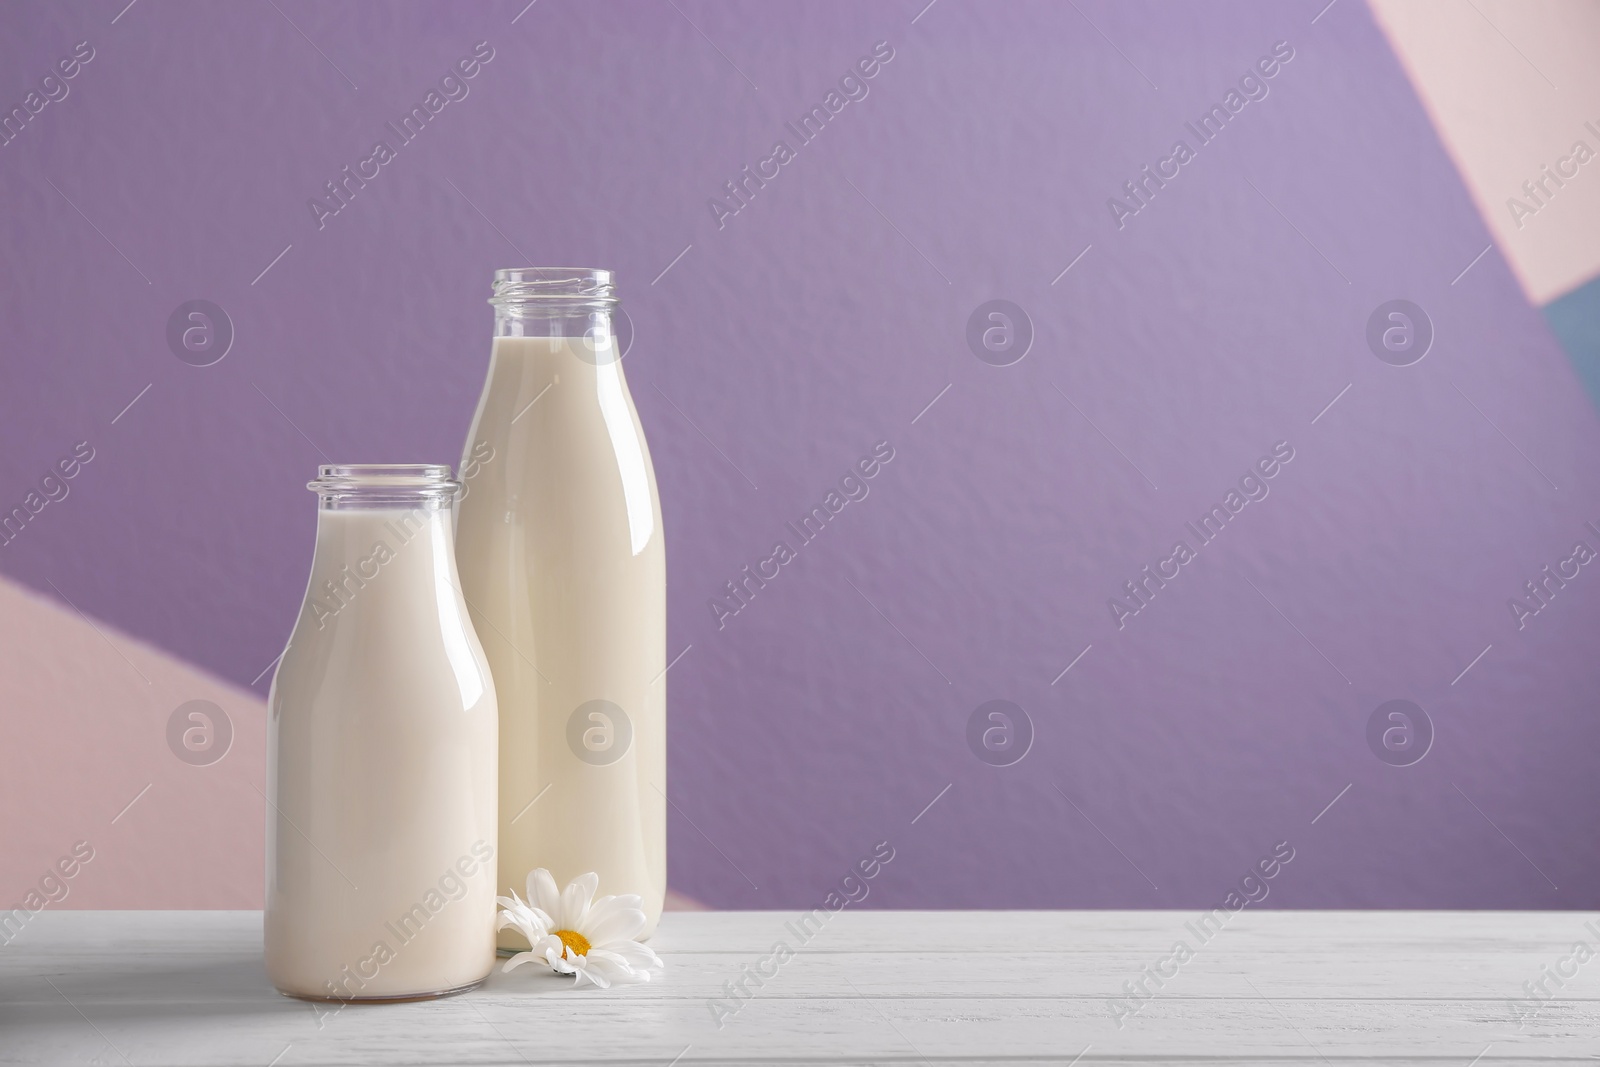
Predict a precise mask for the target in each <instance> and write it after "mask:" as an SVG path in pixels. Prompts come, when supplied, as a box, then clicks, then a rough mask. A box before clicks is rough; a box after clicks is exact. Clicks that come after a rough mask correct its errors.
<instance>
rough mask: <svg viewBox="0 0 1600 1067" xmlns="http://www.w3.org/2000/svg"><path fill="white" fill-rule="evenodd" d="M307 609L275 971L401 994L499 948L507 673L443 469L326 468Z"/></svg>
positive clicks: (280, 797) (299, 651)
mask: <svg viewBox="0 0 1600 1067" xmlns="http://www.w3.org/2000/svg"><path fill="white" fill-rule="evenodd" d="M309 488H311V489H313V490H315V491H316V493H317V495H318V499H319V505H318V512H317V544H316V555H315V558H314V559H313V561H312V565H311V581H310V584H309V585H308V586H307V588H306V596H305V603H304V605H303V606H302V607H301V609H300V618H299V621H298V622H296V624H295V627H294V633H293V635H292V636H291V637H290V639H289V646H288V648H287V649H286V650H285V651H284V654H283V659H282V661H281V662H280V664H279V666H278V671H277V674H276V675H275V676H274V678H273V682H272V693H271V696H270V697H269V698H268V735H267V737H268V743H267V909H266V929H265V934H266V961H267V973H268V975H269V976H270V977H271V979H272V982H273V984H274V985H276V986H277V987H278V989H279V990H280V991H282V992H284V993H287V994H290V995H291V996H298V997H310V998H316V999H326V1000H384V999H404V998H414V997H428V996H437V995H441V994H444V993H450V992H454V991H456V990H459V989H463V988H466V987H469V986H472V985H476V984H477V983H478V982H481V981H482V980H483V979H484V978H485V977H486V976H487V975H488V973H489V970H490V968H491V967H492V966H493V964H494V959H495V940H494V939H495V934H494V912H495V904H494V896H495V831H496V820H497V812H496V808H495V802H496V796H497V791H496V786H495V775H496V771H497V767H498V763H497V756H496V732H497V729H498V713H497V710H496V705H495V691H494V683H493V681H492V680H491V678H490V674H489V666H488V663H487V662H486V661H485V659H484V656H483V649H482V647H481V646H480V645H479V644H478V639H477V637H476V636H474V633H473V629H472V623H471V621H470V620H469V619H468V617H467V609H466V604H465V603H464V602H463V601H462V598H461V591H460V587H459V579H458V577H457V575H456V565H455V552H454V544H453V536H452V530H451V504H452V502H453V501H454V499H455V496H456V492H457V490H458V488H459V483H457V482H455V481H453V480H452V479H451V477H450V468H449V467H445V466H426V465H414V466H401V465H394V466H390V465H383V466H327V467H323V468H321V476H320V477H318V478H317V480H316V481H314V482H312V483H310V486H309Z"/></svg>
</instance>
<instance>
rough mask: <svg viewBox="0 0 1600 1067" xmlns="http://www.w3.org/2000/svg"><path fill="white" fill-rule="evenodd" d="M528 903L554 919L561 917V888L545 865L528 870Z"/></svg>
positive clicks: (557, 919)
mask: <svg viewBox="0 0 1600 1067" xmlns="http://www.w3.org/2000/svg"><path fill="white" fill-rule="evenodd" d="M528 903H530V904H532V905H533V906H535V907H536V908H538V909H539V910H540V911H542V912H544V913H545V914H546V915H548V916H550V918H551V920H552V921H559V920H560V919H561V890H559V889H557V888H556V880H555V879H554V878H552V877H551V876H550V872H549V871H547V870H545V869H544V868H543V867H536V868H534V869H533V870H531V871H529V872H528Z"/></svg>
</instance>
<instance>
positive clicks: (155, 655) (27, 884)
mask: <svg viewBox="0 0 1600 1067" xmlns="http://www.w3.org/2000/svg"><path fill="white" fill-rule="evenodd" d="M0 678H3V679H5V703H6V705H7V713H6V716H5V723H6V730H5V734H6V736H5V739H4V743H3V745H0V811H4V812H5V813H6V814H7V816H8V817H7V818H6V819H5V820H4V823H3V827H4V828H3V830H0V834H3V842H4V843H3V846H0V854H3V855H4V856H5V863H4V864H3V865H0V908H12V907H16V906H18V905H19V904H21V903H23V900H24V897H25V895H26V894H27V893H28V891H29V890H30V889H33V888H37V887H38V886H39V883H40V881H41V879H42V878H44V876H46V875H47V874H49V873H50V872H51V871H52V869H53V868H54V866H55V864H56V862H57V860H58V859H60V858H61V857H63V856H67V855H68V854H70V853H71V851H72V847H73V845H74V844H75V843H77V842H79V841H87V842H88V843H89V845H90V846H91V847H92V848H93V850H94V858H93V859H92V860H90V861H89V862H88V863H86V864H84V865H82V868H81V869H80V870H79V871H78V872H77V873H76V875H75V876H73V877H72V878H71V879H65V880H63V881H64V884H65V887H66V896H65V897H64V898H63V899H62V900H61V901H60V902H59V903H57V904H52V905H50V906H52V907H69V908H259V907H260V906H261V895H262V837H263V833H264V825H265V822H264V817H263V810H262V809H263V804H264V803H265V802H264V801H263V800H262V797H261V794H260V793H259V792H258V790H259V789H260V788H261V783H262V782H263V781H265V778H266V746H265V737H266V731H265V728H264V725H265V718H266V705H265V702H264V701H263V700H262V699H261V698H260V697H258V696H256V695H254V694H252V693H249V692H246V691H244V690H242V689H239V688H237V687H235V686H233V685H229V684H228V683H226V682H221V681H218V680H217V679H216V678H213V677H211V676H210V675H208V674H206V673H204V672H203V671H200V670H198V669H197V668H195V667H192V666H190V665H189V664H186V663H184V662H182V661H181V660H178V659H176V658H174V657H172V656H170V655H168V654H166V653H165V652H162V651H160V650H159V649H156V648H153V647H151V646H150V645H147V644H145V643H143V642H141V641H137V640H135V639H133V638H131V637H128V636H127V635H125V634H122V633H120V632H118V631H116V630H114V629H112V628H111V627H110V626H108V625H106V624H105V623H103V622H98V621H96V622H91V621H90V620H88V619H87V618H86V617H85V616H82V615H80V614H78V613H77V612H76V611H75V610H73V609H72V608H71V607H62V606H60V604H59V603H57V602H55V601H52V600H50V599H47V598H45V597H42V596H38V595H36V594H34V593H31V592H29V591H27V590H25V589H23V588H22V587H21V586H18V585H16V584H14V583H12V582H9V581H3V580H0ZM191 700H207V701H211V702H212V703H214V704H215V705H217V706H218V707H220V708H221V709H222V710H223V712H224V713H226V715H227V716H228V718H229V720H230V721H231V722H232V726H233V740H232V744H231V746H230V747H229V749H228V751H227V754H226V755H225V756H223V757H222V758H221V759H219V760H217V761H216V762H214V763H211V764H210V765H209V766H195V765H191V764H189V763H186V762H184V761H182V760H180V759H179V758H178V757H177V756H176V755H174V754H173V753H172V752H171V751H170V750H169V749H168V748H167V742H166V737H167V730H166V723H167V720H168V719H169V717H170V716H171V715H172V713H173V711H174V709H176V708H177V707H178V706H179V705H181V704H184V703H186V702H187V701H191ZM147 786H148V789H146V787H147ZM141 793H142V794H143V795H140V794H141ZM135 797H138V800H137V801H135V802H134V803H133V804H132V806H131V807H130V806H128V805H129V802H130V801H133V800H134V798H135ZM124 808H126V810H124ZM113 820H114V821H113ZM69 866H70V864H69ZM46 888H51V887H50V886H48V885H47V886H46ZM54 893H55V895H56V896H60V895H61V890H60V889H55V890H54Z"/></svg>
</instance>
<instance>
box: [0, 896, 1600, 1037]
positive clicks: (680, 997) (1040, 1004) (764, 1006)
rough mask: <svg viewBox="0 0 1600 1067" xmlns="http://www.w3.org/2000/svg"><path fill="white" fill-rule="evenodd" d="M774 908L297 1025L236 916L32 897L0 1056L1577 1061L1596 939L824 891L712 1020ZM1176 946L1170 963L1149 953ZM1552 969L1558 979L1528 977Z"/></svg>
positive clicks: (1522, 916) (767, 934)
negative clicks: (610, 956) (889, 898)
mask: <svg viewBox="0 0 1600 1067" xmlns="http://www.w3.org/2000/svg"><path fill="white" fill-rule="evenodd" d="M796 917H797V916H796V915H794V914H790V913H786V912H704V913H674V914H669V915H668V916H667V917H666V918H665V919H664V920H663V922H662V925H661V931H660V933H659V934H657V935H656V937H655V939H654V940H653V942H652V943H653V945H654V946H655V948H656V950H657V951H658V952H659V953H660V954H661V956H662V957H663V959H664V960H665V961H666V964H667V973H666V976H665V979H664V980H663V981H659V982H652V983H650V984H649V985H645V986H638V987H633V988H629V989H624V990H620V991H612V992H604V991H598V990H594V989H592V988H588V987H586V988H585V989H582V990H575V989H573V988H572V986H571V980H570V979H566V980H562V979H558V978H555V977H553V976H550V975H548V973H547V972H545V973H540V972H539V970H538V969H537V968H535V967H532V966H529V967H525V968H523V969H522V970H519V971H514V972H512V973H511V974H501V973H499V971H498V970H496V972H495V974H494V976H493V977H492V978H491V979H490V980H489V982H488V983H487V984H486V985H485V986H484V987H482V988H480V989H478V990H475V991H473V992H470V993H466V994H463V995H461V996H457V997H450V998H446V999H443V1000H436V1001H428V1002H421V1003H412V1004H395V1005H381V1006H359V1005H352V1006H348V1007H345V1008H344V1009H343V1010H341V1011H338V1012H337V1013H335V1014H333V1015H331V1016H326V1017H323V1018H320V1019H319V1017H318V1011H317V1010H316V1009H314V1008H313V1007H312V1006H311V1005H309V1004H306V1003H303V1002H301V1001H296V1000H290V999H287V998H285V997H282V996H279V995H278V994H277V993H275V992H274V991H273V989H272V987H271V986H270V985H269V984H268V982H267V978H266V974H265V972H264V971H263V969H262V965H261V915H260V913H259V912H50V911H45V912H42V913H40V914H39V915H38V916H36V917H35V919H34V920H33V922H32V923H30V924H29V926H28V927H27V928H26V929H25V930H24V931H23V932H22V933H21V934H20V935H19V936H18V937H17V938H16V939H15V940H14V941H13V942H12V943H11V944H9V945H3V946H0V1063H4V1064H74V1063H77V1064H121V1063H128V1064H138V1065H144V1064H208V1065H209V1064H228V1065H233V1064H244V1065H249V1067H267V1065H268V1064H272V1065H274V1067H293V1065H303V1064H354V1063H381V1064H413V1063H415V1064H522V1063H613V1064H622V1063H627V1064H654V1065H656V1067H667V1065H668V1064H677V1065H679V1067H688V1065H691V1064H699V1063H720V1064H779V1063H813V1064H814V1063H896V1064H898V1063H907V1064H909V1063H927V1064H942V1063H992V1064H1000V1063H1056V1064H1069V1063H1077V1064H1080V1065H1084V1067H1087V1065H1088V1064H1099V1063H1119V1064H1127V1063H1165V1064H1180V1063H1181V1064H1195V1063H1197V1062H1210V1063H1224V1064H1232V1063H1245V1062H1248V1063H1250V1064H1252V1065H1253V1067H1262V1065H1268V1064H1291V1063H1292V1064H1330V1065H1331V1064H1336V1063H1341V1062H1347V1061H1350V1060H1358V1059H1368V1060H1370V1062H1373V1063H1384V1064H1411V1063H1415V1064H1422V1063H1427V1064H1459V1065H1460V1067H1467V1065H1468V1064H1469V1063H1475V1064H1476V1065H1478V1067H1488V1065H1489V1064H1501V1063H1540V1064H1556V1063H1572V1064H1577V1063H1587V1064H1593V1063H1595V1062H1596V1060H1597V1059H1600V960H1588V961H1586V962H1584V963H1581V964H1580V963H1578V962H1577V961H1576V959H1575V958H1574V956H1573V946H1574V945H1575V943H1577V942H1580V941H1581V942H1585V943H1587V944H1588V945H1589V946H1591V947H1593V948H1595V949H1600V935H1597V933H1596V931H1600V919H1597V917H1596V916H1594V915H1590V914H1576V913H1570V912H1565V913H1480V912H1282V911H1262V912H1252V911H1250V910H1249V909H1246V910H1245V911H1244V912H1241V913H1240V914H1238V915H1236V916H1234V917H1233V918H1232V919H1231V920H1230V922H1229V923H1228V925H1227V926H1226V928H1224V929H1223V930H1222V932H1221V933H1219V934H1216V935H1215V936H1214V937H1213V938H1212V939H1211V940H1210V941H1209V942H1206V943H1201V942H1200V940H1199V939H1198V938H1197V937H1196V936H1195V934H1194V933H1193V931H1192V930H1191V929H1190V928H1189V927H1187V926H1186V925H1185V924H1186V923H1191V922H1193V921H1194V919H1195V915H1194V914H1193V913H1191V912H1151V911H1144V912H883V911H865V912H850V911H848V910H847V911H845V912H842V913H840V914H839V915H837V916H835V917H833V918H832V919H831V920H830V921H829V922H828V923H827V924H826V926H825V927H824V928H823V930H822V932H821V933H819V934H817V935H816V936H815V937H813V938H812V939H811V940H810V942H809V943H807V944H805V945H804V946H803V947H799V950H798V952H797V953H796V954H795V956H794V957H793V958H792V959H789V960H787V961H786V962H785V963H783V964H782V966H781V967H780V968H779V969H778V972H777V974H776V976H775V977H770V978H766V979H764V982H765V984H764V986H763V987H761V988H760V989H759V990H757V993H756V996H755V997H754V998H752V999H750V1000H748V1001H743V1002H737V1003H738V1010H737V1011H736V1012H735V1013H733V1014H732V1015H731V1017H727V1016H725V1017H724V1019H723V1025H722V1026H721V1027H720V1028H719V1027H718V1025H717V1022H716V1021H715V1019H714V1015H713V1011H712V1003H713V1002H714V1001H716V1000H718V999H719V998H720V999H721V1000H723V1001H724V1003H725V1004H727V1005H730V1006H731V1005H733V1004H734V1003H736V1002H733V1001H731V1000H729V998H728V997H727V994H726V992H725V990H724V987H723V983H724V982H731V981H735V980H737V979H739V978H740V977H741V967H742V966H743V965H745V964H750V965H751V966H752V967H753V966H755V965H756V964H757V963H758V962H759V961H761V960H762V959H763V958H764V957H768V956H769V955H770V953H771V951H772V948H773V945H774V944H775V943H776V942H778V941H780V940H782V941H786V942H787V943H788V944H789V945H790V947H791V948H794V947H797V946H798V939H797V938H796V937H795V936H794V934H793V933H792V932H791V931H790V929H789V928H787V927H786V925H785V924H786V923H789V922H792V921H793V920H795V919H796ZM1590 921H1593V922H1594V926H1593V928H1592V929H1591V928H1588V927H1586V925H1585V924H1586V923H1587V922H1590ZM1180 940H1182V941H1185V942H1187V944H1188V945H1189V947H1190V948H1191V949H1192V950H1193V956H1192V958H1190V959H1189V960H1187V961H1186V962H1183V963H1181V964H1178V963H1176V962H1175V961H1172V962H1163V961H1169V960H1170V958H1171V956H1172V950H1173V946H1174V943H1175V942H1177V941H1180ZM1146 966H1149V967H1151V968H1152V969H1159V970H1163V971H1165V972H1166V973H1168V974H1172V973H1173V971H1174V970H1176V975H1175V976H1174V977H1168V978H1163V979H1162V981H1163V982H1164V986H1163V988H1161V989H1159V990H1156V995H1155V996H1154V997H1153V998H1152V999H1150V1000H1148V1002H1145V1003H1144V1004H1143V1007H1142V1008H1140V1010H1139V1011H1138V1012H1137V1014H1134V1015H1132V1016H1131V1017H1126V1018H1123V1019H1122V1020H1121V1021H1122V1025H1121V1027H1119V1026H1118V1020H1117V1019H1116V1018H1115V1017H1114V1009H1115V1007H1116V1002H1117V1000H1118V999H1119V998H1124V999H1128V998H1127V993H1126V991H1125V990H1124V989H1123V983H1124V982H1136V981H1138V980H1139V979H1140V978H1141V977H1143V975H1144V968H1145V967H1146ZM766 969H767V970H768V971H769V972H770V971H771V969H772V965H771V964H768V965H766ZM1546 969H1548V970H1546ZM1574 970H1576V974H1575V975H1574V976H1572V977H1565V976H1563V977H1562V978H1561V980H1562V981H1563V982H1564V983H1565V986H1564V988H1557V986H1556V985H1555V984H1554V981H1553V980H1551V979H1549V978H1546V977H1544V976H1545V975H1546V974H1555V973H1557V972H1558V971H1560V972H1565V974H1567V975H1571V974H1572V972H1573V971H1574ZM1541 979H1543V980H1544V981H1545V983H1546V986H1547V988H1548V989H1549V990H1550V991H1551V992H1552V993H1554V994H1555V998H1554V999H1551V1000H1549V1001H1548V1002H1547V1003H1543V1004H1540V1005H1537V1007H1538V1010H1537V1014H1536V1015H1535V1016H1534V1017H1533V1018H1532V1019H1531V1020H1530V1021H1526V1022H1524V1024H1523V1025H1522V1026H1521V1028H1520V1029H1519V1026H1518V1022H1517V1017H1516V1014H1515V1013H1514V1010H1513V1008H1512V1006H1511V1002H1513V1001H1519V1000H1520V999H1521V998H1523V997H1525V996H1526V995H1527V993H1526V990H1525V989H1524V988H1523V983H1524V982H1532V983H1537V982H1539V981H1540V980H1541ZM1144 981H1145V984H1146V986H1147V988H1150V989H1152V990H1154V989H1155V986H1154V983H1153V982H1152V980H1151V979H1149V978H1144ZM748 984H749V983H748V982H747V985H748ZM1135 1004H1136V1002H1134V1001H1132V1000H1131V999H1128V1004H1127V1006H1128V1007H1129V1008H1132V1007H1134V1006H1135ZM1521 1007H1522V1009H1524V1010H1528V1011H1532V1010H1534V1008H1535V1005H1534V1004H1531V1003H1529V1002H1526V1001H1522V1003H1521ZM322 1010H324V1011H325V1010H327V1009H325V1008H324V1009H322Z"/></svg>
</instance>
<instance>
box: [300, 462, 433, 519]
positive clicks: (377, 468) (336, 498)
mask: <svg viewBox="0 0 1600 1067" xmlns="http://www.w3.org/2000/svg"><path fill="white" fill-rule="evenodd" d="M306 488H307V489H310V490H311V491H312V492H314V493H316V494H317V496H318V497H319V498H320V501H321V504H322V506H323V507H324V508H336V507H363V506H365V507H385V506H388V507H393V506H397V505H407V504H409V505H412V506H419V505H429V504H432V505H435V506H443V505H446V504H449V503H450V502H451V501H453V500H454V499H455V497H456V494H457V493H458V492H460V490H461V483H460V482H458V481H456V480H455V478H454V477H453V476H452V475H451V471H450V468H449V467H448V466H446V465H444V464H442V463H330V464H325V465H323V466H321V467H318V468H317V477H316V479H315V480H313V481H310V482H307V483H306Z"/></svg>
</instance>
